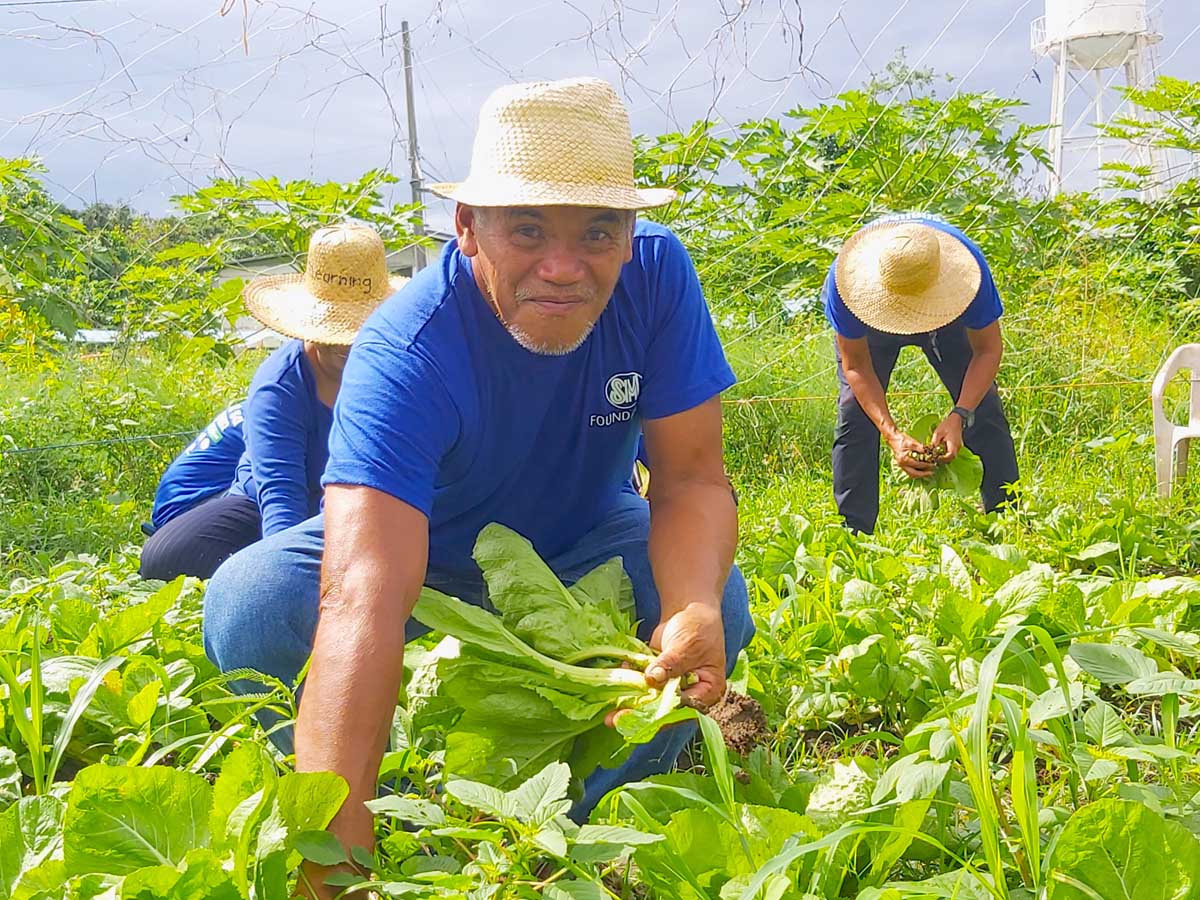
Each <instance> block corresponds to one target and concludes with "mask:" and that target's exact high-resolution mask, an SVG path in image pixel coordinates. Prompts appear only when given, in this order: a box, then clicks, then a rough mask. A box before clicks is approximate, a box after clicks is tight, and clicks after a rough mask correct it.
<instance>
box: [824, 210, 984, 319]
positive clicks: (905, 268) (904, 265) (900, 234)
mask: <svg viewBox="0 0 1200 900" xmlns="http://www.w3.org/2000/svg"><path fill="white" fill-rule="evenodd" d="M834 278H835V280H836V282H837V289H838V293H839V294H840V295H841V297H842V302H844V303H845V304H846V308H847V309H849V310H850V312H852V313H854V315H856V316H857V317H858V318H859V319H860V320H861V321H862V322H863V324H865V325H867V326H869V327H871V328H874V329H875V330H877V331H884V332H887V333H889V334H921V333H923V332H926V331H934V330H936V329H938V328H941V327H942V326H944V325H949V324H950V323H951V322H953V321H954V320H955V319H957V318H958V317H959V316H961V315H962V314H963V312H964V311H966V308H967V307H968V306H970V305H971V301H972V300H974V299H975V295H976V294H978V293H979V285H980V282H981V280H982V278H983V272H982V270H981V269H980V267H979V262H978V261H977V260H976V259H975V256H974V255H973V254H972V253H971V251H970V250H968V249H967V246H966V245H965V244H964V243H963V242H962V241H960V240H958V238H956V237H954V236H953V235H951V234H947V233H946V232H944V231H942V230H941V229H939V228H934V227H933V226H932V225H926V224H924V223H922V222H915V221H911V220H902V219H901V220H891V221H888V220H885V221H881V222H875V223H872V224H870V225H868V226H866V227H865V228H862V229H860V230H859V231H857V232H856V233H855V234H854V235H853V236H851V238H850V239H849V240H848V241H846V243H845V245H844V246H843V247H842V251H841V253H839V254H838V258H837V268H836V270H835V275H834Z"/></svg>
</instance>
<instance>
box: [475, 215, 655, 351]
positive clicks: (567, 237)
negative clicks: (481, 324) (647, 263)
mask: <svg viewBox="0 0 1200 900" xmlns="http://www.w3.org/2000/svg"><path fill="white" fill-rule="evenodd" d="M633 221H634V216H633V213H631V212H627V211H625V210H613V209H598V208H595V207H578V206H540V207H499V208H488V209H479V208H473V207H469V206H462V205H459V207H458V209H457V210H456V212H455V225H456V227H457V230H458V239H459V246H460V248H461V249H462V251H463V253H465V254H466V255H467V256H469V257H472V268H473V270H474V273H475V280H476V281H477V282H478V283H479V288H480V290H481V291H482V292H483V295H484V297H485V298H487V300H488V302H489V303H491V305H492V307H493V309H494V310H495V312H496V314H497V315H498V316H499V317H500V320H501V321H502V322H503V323H504V326H505V327H506V328H507V329H508V331H509V333H510V334H511V335H512V336H513V338H514V339H515V340H516V341H517V342H518V343H519V344H520V345H521V346H522V347H524V348H525V349H526V350H529V351H531V352H533V353H542V354H546V355H550V356H557V355H562V354H566V353H570V352H571V351H572V350H574V349H575V348H577V347H578V346H579V345H580V344H582V343H583V342H584V340H586V339H587V336H588V335H589V334H590V333H591V330H592V326H593V325H595V324H596V320H597V319H598V318H600V314H601V313H602V312H604V308H605V307H606V306H607V305H608V301H609V298H610V297H612V292H613V288H615V287H616V284H617V278H618V277H619V276H620V274H621V266H623V265H624V264H625V263H627V262H628V261H629V260H630V258H631V256H632V252H633Z"/></svg>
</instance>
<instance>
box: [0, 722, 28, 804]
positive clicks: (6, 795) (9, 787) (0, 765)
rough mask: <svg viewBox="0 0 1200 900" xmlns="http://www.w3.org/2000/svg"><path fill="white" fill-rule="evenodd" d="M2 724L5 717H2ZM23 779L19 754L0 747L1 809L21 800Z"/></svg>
mask: <svg viewBox="0 0 1200 900" xmlns="http://www.w3.org/2000/svg"><path fill="white" fill-rule="evenodd" d="M2 723H3V716H2V715H0V724H2ZM23 777H24V776H22V775H21V769H20V768H19V767H18V766H17V754H16V753H14V752H13V751H12V750H10V749H9V748H8V747H0V809H3V808H5V807H7V806H8V805H9V804H10V803H15V802H16V801H17V800H18V799H20V797H21V781H22V778H23Z"/></svg>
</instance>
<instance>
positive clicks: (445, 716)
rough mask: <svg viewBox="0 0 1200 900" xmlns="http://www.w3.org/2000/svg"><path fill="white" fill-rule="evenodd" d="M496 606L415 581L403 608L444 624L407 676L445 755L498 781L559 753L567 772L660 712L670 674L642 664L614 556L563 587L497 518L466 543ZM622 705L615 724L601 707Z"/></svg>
mask: <svg viewBox="0 0 1200 900" xmlns="http://www.w3.org/2000/svg"><path fill="white" fill-rule="evenodd" d="M475 560H476V562H478V563H479V566H480V568H481V569H482V570H483V575H484V579H485V581H486V583H487V588H488V600H489V601H490V603H491V604H492V605H493V606H495V608H496V610H497V612H498V613H499V615H494V614H492V613H490V612H488V611H486V610H484V609H482V608H480V607H478V606H473V605H471V604H469V603H465V602H463V601H462V600H459V599H457V598H455V597H450V596H447V595H446V594H443V593H440V592H438V591H434V590H431V589H426V590H425V591H423V592H422V594H421V599H420V601H419V602H418V603H417V607H416V609H415V610H414V612H413V615H414V617H415V618H416V619H417V620H418V621H419V622H421V623H422V624H424V625H426V626H428V627H430V628H432V629H434V630H435V631H440V632H442V633H443V634H445V635H447V639H446V640H444V641H443V642H442V643H441V644H439V645H438V648H437V649H436V650H435V651H434V652H433V653H431V654H429V656H428V657H427V658H426V659H425V660H423V661H422V662H421V663H420V664H419V665H418V667H417V669H416V671H415V672H414V675H413V678H412V680H411V681H410V683H409V699H410V705H411V706H412V708H413V711H414V713H415V714H416V716H417V719H418V723H419V726H421V727H435V728H438V729H440V730H444V731H445V733H446V767H447V768H448V769H449V770H450V771H452V772H454V773H455V774H457V775H460V776H463V777H469V778H473V779H477V780H480V781H485V782H488V783H490V784H494V785H496V786H498V787H509V786H512V785H516V784H520V783H521V782H522V781H524V780H525V779H527V778H529V777H530V776H532V775H534V774H536V773H537V772H538V771H540V770H541V769H543V768H544V767H545V766H546V765H547V764H549V763H551V762H554V761H556V760H561V761H563V762H566V763H568V764H569V765H570V766H571V771H572V773H573V774H574V776H575V778H576V784H578V780H579V779H581V778H582V777H583V776H585V775H586V774H587V773H588V772H590V771H592V770H593V769H594V768H595V767H596V766H598V765H605V766H612V765H615V764H616V763H618V762H620V760H621V758H622V757H623V755H624V754H625V753H626V752H627V751H628V747H629V745H630V744H633V743H642V742H645V741H647V740H649V739H650V738H651V737H653V736H654V734H655V733H656V732H657V730H658V729H659V728H660V727H661V726H662V725H665V724H667V723H669V722H672V721H679V720H681V719H683V718H687V717H689V716H690V715H691V712H690V711H689V710H685V709H680V708H679V696H680V684H679V681H678V679H676V680H673V681H671V682H670V683H668V684H667V686H666V687H665V688H664V689H663V690H661V691H659V690H656V689H653V688H650V687H647V685H646V679H645V676H644V675H643V674H642V673H643V671H644V670H645V668H646V666H647V665H648V664H649V663H650V662H651V661H652V660H653V659H654V658H655V655H656V654H655V651H654V650H653V649H651V648H650V646H649V645H647V644H646V643H644V642H643V641H641V640H639V639H638V638H637V636H636V634H635V633H634V622H633V620H632V615H631V613H632V609H633V591H632V586H631V585H630V583H629V579H628V577H627V576H626V575H625V572H624V570H623V569H622V567H621V562H620V560H619V559H613V560H609V561H608V562H606V563H604V564H602V565H600V566H598V567H597V568H595V569H593V570H592V571H591V572H589V573H587V574H586V575H585V576H584V577H583V578H581V579H580V580H579V581H578V582H576V583H575V584H573V585H572V586H571V587H570V588H568V587H566V586H564V585H563V583H562V582H561V581H559V579H558V577H557V576H556V575H555V574H554V572H553V571H551V569H550V567H549V566H547V565H546V564H545V562H543V561H542V559H541V558H540V557H539V556H538V555H537V553H536V551H535V550H534V549H533V545H532V544H530V543H529V541H527V540H526V539H525V538H523V537H521V536H520V535H519V534H517V533H516V532H514V531H511V530H510V529H508V528H505V527H503V526H501V525H495V524H493V525H488V526H487V527H486V528H484V529H483V531H481V532H480V534H479V538H478V539H477V541H476V543H475ZM618 708H625V709H629V710H631V712H630V713H628V714H626V715H624V716H622V717H621V718H620V720H619V723H618V726H617V728H615V729H614V728H611V727H609V726H608V725H606V724H605V721H604V720H605V717H606V716H607V715H608V713H610V712H612V711H613V710H615V709H618Z"/></svg>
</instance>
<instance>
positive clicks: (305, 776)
mask: <svg viewBox="0 0 1200 900" xmlns="http://www.w3.org/2000/svg"><path fill="white" fill-rule="evenodd" d="M349 794H350V788H349V786H348V785H347V784H346V779H344V778H342V777H341V776H340V775H335V774H333V773H332V772H290V773H288V774H287V775H284V776H283V777H282V778H280V779H279V788H278V793H277V795H276V796H277V798H278V803H279V812H280V815H281V816H282V818H283V821H284V822H285V823H286V824H287V827H288V829H289V831H291V832H293V833H295V832H299V831H319V830H321V829H323V828H326V827H328V825H329V823H330V822H332V821H333V817H334V816H335V815H337V812H338V810H340V809H341V808H342V804H343V803H345V802H346V797H347V796H349Z"/></svg>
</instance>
